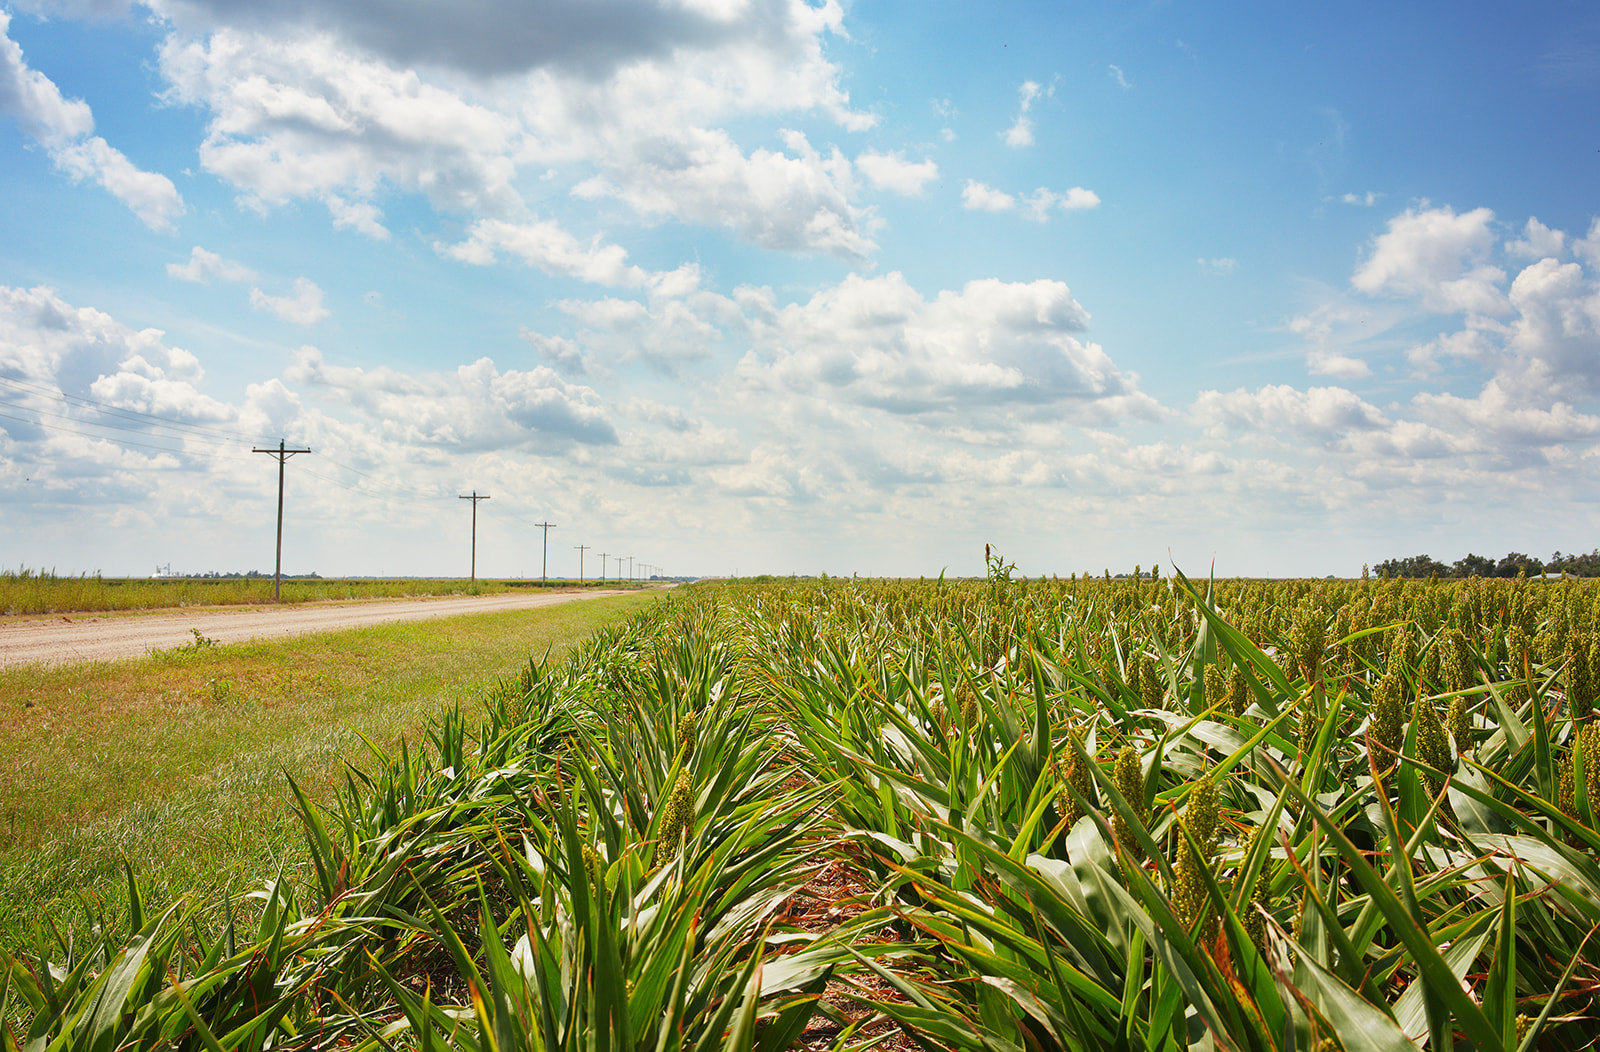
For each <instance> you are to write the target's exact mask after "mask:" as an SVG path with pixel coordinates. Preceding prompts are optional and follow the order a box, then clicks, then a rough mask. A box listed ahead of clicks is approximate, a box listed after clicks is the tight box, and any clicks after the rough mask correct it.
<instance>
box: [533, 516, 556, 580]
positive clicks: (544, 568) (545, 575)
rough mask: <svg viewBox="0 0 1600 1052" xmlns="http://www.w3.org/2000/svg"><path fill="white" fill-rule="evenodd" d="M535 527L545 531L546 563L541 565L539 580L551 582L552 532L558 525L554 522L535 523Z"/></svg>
mask: <svg viewBox="0 0 1600 1052" xmlns="http://www.w3.org/2000/svg"><path fill="white" fill-rule="evenodd" d="M534 525H535V526H540V527H543V529H544V563H543V564H542V565H541V567H540V569H539V580H541V581H549V580H550V531H551V530H553V529H555V528H556V524H555V523H553V522H536V523H534Z"/></svg>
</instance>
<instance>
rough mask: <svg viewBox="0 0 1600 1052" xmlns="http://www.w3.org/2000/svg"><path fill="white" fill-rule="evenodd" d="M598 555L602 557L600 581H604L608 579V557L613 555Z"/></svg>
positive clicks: (605, 553)
mask: <svg viewBox="0 0 1600 1052" xmlns="http://www.w3.org/2000/svg"><path fill="white" fill-rule="evenodd" d="M597 554H598V555H599V556H600V580H602V581H604V580H605V579H606V556H608V555H610V554H611V553H610V552H599V553H597Z"/></svg>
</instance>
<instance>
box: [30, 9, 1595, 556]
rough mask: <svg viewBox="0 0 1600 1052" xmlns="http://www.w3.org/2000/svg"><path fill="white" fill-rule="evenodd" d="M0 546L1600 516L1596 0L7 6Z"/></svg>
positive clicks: (1096, 548)
mask: <svg viewBox="0 0 1600 1052" xmlns="http://www.w3.org/2000/svg"><path fill="white" fill-rule="evenodd" d="M0 18H3V20H4V24H3V26H0V29H3V35H0V179H3V182H0V187H3V196H0V516H3V523H4V531H3V534H0V536H3V537H4V542H3V549H4V550H3V552H0V563H3V564H4V565H5V566H6V567H8V568H15V567H17V566H28V567H45V568H50V567H54V568H55V569H56V570H57V571H58V572H63V573H77V572H83V571H90V572H92V571H95V570H101V571H103V572H106V573H108V574H123V573H127V574H140V573H147V572H149V571H150V570H151V569H153V568H154V566H156V565H157V564H169V563H170V564H171V565H173V566H174V568H179V569H187V570H192V571H200V570H210V569H218V570H244V569H250V568H258V569H259V568H270V563H271V555H272V540H273V536H272V534H273V514H274V499H275V486H276V471H275V469H274V468H275V466H274V465H273V463H272V462H271V460H270V459H269V458H267V457H264V456H260V455H254V454H252V453H251V452H250V449H251V447H252V446H253V445H257V444H276V442H277V441H278V440H279V439H280V438H281V439H286V440H287V441H288V442H289V443H290V444H291V445H297V446H307V447H310V448H311V449H313V450H315V453H314V454H313V455H312V456H307V457H297V458H295V459H294V460H292V461H291V462H290V465H289V470H288V478H289V486H288V512H287V516H286V518H287V522H288V526H287V531H286V539H285V562H286V569H288V570H290V571H311V570H315V571H317V572H320V573H323V574H328V575H331V574H343V573H350V574H380V575H381V574H446V575H454V574H463V573H465V571H466V556H467V550H468V543H469V537H468V531H469V528H470V513H469V511H468V508H467V505H466V504H465V503H464V502H462V501H459V500H457V499H456V497H457V495H458V494H461V493H468V492H472V491H474V490H476V491H477V492H480V493H482V492H488V493H490V494H492V497H493V499H492V500H491V501H489V502H488V503H486V504H483V505H481V506H480V521H479V538H478V567H479V570H480V572H483V573H485V574H490V575H514V574H524V573H537V572H538V570H539V565H540V562H539V560H540V549H539V536H540V535H539V531H538V530H536V529H535V528H534V527H533V525H532V524H533V523H535V522H538V521H552V522H555V523H557V524H558V528H557V529H556V530H553V531H552V532H551V534H550V545H551V547H550V553H551V560H550V563H551V571H552V572H553V573H562V574H572V573H575V572H576V570H577V552H576V551H574V550H573V548H572V546H573V545H576V544H587V545H591V546H592V552H591V554H590V555H589V556H588V560H587V562H586V567H585V568H586V571H587V572H588V573H589V574H591V575H592V574H593V573H594V572H595V570H596V566H597V562H596V555H595V553H598V552H601V551H604V552H606V553H607V554H608V568H609V569H611V571H612V572H614V564H610V563H609V556H611V555H615V554H618V553H621V554H623V555H631V556H634V557H635V559H636V561H637V562H639V563H649V564H651V565H654V566H661V567H664V568H666V569H667V570H668V571H670V572H675V573H689V574H725V573H733V572H742V573H754V572H772V573H791V572H798V573H816V572H823V571H825V572H828V573H833V574H840V573H843V574H849V573H852V572H859V573H862V574H900V575H906V574H909V575H916V574H929V575H933V574H937V573H939V572H940V571H941V570H944V569H948V570H949V572H951V573H957V574H962V573H975V572H980V571H981V569H982V548H983V545H984V543H985V542H992V543H993V544H995V545H996V546H997V548H998V549H999V550H1000V551H1002V552H1003V553H1005V555H1006V557H1007V558H1009V559H1014V560H1016V562H1017V564H1018V569H1019V571H1020V572H1024V573H1030V574H1050V573H1059V574H1062V575H1065V574H1067V573H1069V572H1085V571H1089V572H1095V573H1098V572H1100V571H1101V570H1102V569H1103V568H1106V567H1110V568H1112V569H1113V570H1118V569H1129V568H1131V567H1132V565H1133V564H1135V563H1142V564H1144V565H1146V566H1148V565H1150V564H1151V563H1152V562H1160V563H1162V564H1163V565H1171V564H1173V563H1176V564H1177V565H1178V566H1179V567H1181V568H1183V569H1185V570H1187V571H1189V572H1191V573H1196V572H1202V573H1203V572H1205V570H1206V569H1207V568H1208V567H1210V566H1211V565H1213V564H1215V566H1216V569H1217V572H1219V573H1223V574H1271V575H1289V574H1308V575H1322V574H1353V573H1357V572H1359V570H1360V567H1361V565H1362V563H1364V562H1376V561H1378V560H1381V559H1383V558H1387V557H1390V556H1403V555H1408V554H1414V553H1416V552H1428V553H1430V554H1432V555H1434V556H1436V557H1439V558H1443V559H1446V560H1450V559H1454V558H1457V557H1459V556H1460V555H1462V554H1465V553H1466V552H1467V551H1476V552H1480V553H1485V554H1490V555H1500V554H1503V553H1504V552H1506V551H1509V550H1513V549H1515V550H1522V551H1528V552H1531V553H1533V554H1536V555H1541V556H1547V555H1549V554H1550V552H1551V551H1552V550H1555V549H1560V550H1563V551H1575V550H1576V551H1587V550H1589V549H1591V548H1594V547H1595V546H1596V545H1600V534H1597V530H1596V527H1597V525H1600V514H1597V509H1596V505H1595V498H1594V496H1593V495H1594V494H1595V493H1596V492H1600V490H1597V487H1596V482H1597V481H1600V479H1597V468H1596V464H1597V456H1596V454H1597V451H1600V445H1597V442H1600V227H1597V226H1596V225H1595V219H1596V216H1597V215H1600V205H1597V202H1596V196H1595V187H1596V177H1597V174H1600V127H1597V126H1596V125H1597V123H1600V122H1597V121H1596V117H1595V115H1596V113H1597V112H1600V108H1597V102H1600V14H1597V13H1596V12H1595V11H1594V9H1593V7H1592V5H1586V4H1580V3H1552V4H1547V5H1542V6H1541V7H1539V8H1538V9H1537V10H1536V12H1535V13H1532V14H1529V13H1526V12H1525V11H1522V10H1515V11H1514V10H1512V9H1510V8H1508V7H1506V6H1505V5H1493V4H1469V5H1462V4H1452V5H1445V4H1414V5H1404V6H1400V5H1378V4H1371V5H1347V6H1345V7H1342V8H1338V9H1331V8H1330V9H1327V10H1299V9H1296V8H1294V7H1293V5H1290V6H1286V7H1281V8H1272V9H1262V8H1261V6H1260V5H1246V4H1233V5H1227V4H1207V5H1187V4H1182V3H1153V4H1133V3H1099V4H1081V5H1057V4H995V5H966V4H963V5H957V4H948V5H932V6H931V7H930V5H926V4H915V5H913V4H909V3H851V4H838V3H827V4H825V5H819V4H815V3H806V2H803V0H604V2H603V3H596V2H578V0H562V2H543V3H535V4H527V5H509V4H492V3H489V2H488V0H477V2H468V3H458V4H453V5H442V4H441V5H435V6H431V7H430V6H426V5H412V4H405V3H400V2H398V0H385V2H379V3H372V2H369V0H360V2H357V0H327V2H319V3H317V4H309V3H305V2H302V0H263V2H259V3H254V4H250V5H240V4H235V3H230V2H227V0H139V2H131V0H59V2H55V0H24V2H20V3H13V6H10V7H0Z"/></svg>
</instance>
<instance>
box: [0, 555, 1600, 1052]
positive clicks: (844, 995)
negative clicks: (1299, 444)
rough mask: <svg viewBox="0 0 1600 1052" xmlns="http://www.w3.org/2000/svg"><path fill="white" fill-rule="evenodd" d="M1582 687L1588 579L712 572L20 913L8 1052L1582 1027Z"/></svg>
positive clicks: (1407, 1036) (1587, 717) (1587, 980)
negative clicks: (145, 857)
mask: <svg viewBox="0 0 1600 1052" xmlns="http://www.w3.org/2000/svg"><path fill="white" fill-rule="evenodd" d="M1597 676H1600V586H1596V585H1593V584H1589V583H1582V582H1571V581H1567V582H1561V583H1544V582H1537V581H1521V580H1519V581H1483V580H1478V579H1473V580H1469V581H1465V582H1459V583H1456V582H1451V583H1446V582H1441V581H1405V582H1400V581H1376V580H1371V581H1367V580H1363V581H1359V582H1337V583H1336V582H1300V581H1295V582H1241V581H1219V582H1205V581H1193V582H1191V581H1188V580H1186V579H1184V578H1182V577H1177V578H1170V579H1163V580H1155V581H1152V580H1129V581H1115V582H1113V581H1107V580H1098V579H1076V580H1071V581H1023V580H1012V579H1011V577H1010V573H1009V571H1008V568H1007V567H1006V566H1004V565H1003V564H1002V563H1000V562H999V561H998V560H994V561H993V562H992V563H991V571H990V579H989V580H988V581H982V582H962V583H946V582H942V581H941V582H937V583H935V582H864V581H853V580H852V581H823V582H817V581H807V582H791V583H777V584H768V585H751V584H738V583H722V584H715V583H713V584H705V585H698V586H694V587H691V588H687V589H682V590H680V591H679V592H678V593H676V594H675V595H673V596H671V597H669V598H667V599H664V600H663V601H661V602H660V603H658V604H656V605H655V606H653V607H651V608H650V609H649V610H648V611H646V612H645V613H643V614H641V615H639V616H638V617H637V618H635V619H634V620H633V621H631V622H629V623H627V624H626V625H625V626H624V627H621V628H618V629H614V630H608V631H605V632H602V633H601V634H600V635H598V636H596V637H595V638H593V639H592V640H591V641H590V642H589V643H588V644H587V645H586V646H585V647H584V648H583V649H582V650H581V652H579V653H578V654H576V655H575V656H574V657H572V658H570V659H569V660H567V661H565V662H563V663H560V664H553V663H552V664H548V665H540V664H532V665H530V666H529V667H527V668H526V669H525V670H524V671H523V672H522V673H521V675H520V676H517V677H514V678H512V679H509V680H507V681H505V682H504V683H503V684H502V686H501V687H500V689H498V690H497V691H496V692H495V693H494V696H493V697H492V698H491V699H490V702H489V705H488V707H487V710H486V712H487V716H486V717H484V718H483V719H482V720H475V721H473V724H474V725H470V726H469V725H468V721H466V720H464V719H463V718H462V717H460V716H459V715H458V714H456V713H453V712H452V713H445V714H443V715H442V716H441V717H440V719H439V720H438V722H437V724H436V725H435V727H434V728H433V730H432V733H431V736H430V740H429V741H427V742H422V743H415V744H413V745H412V746H411V747H409V748H402V749H400V750H399V751H398V753H397V754H394V755H388V756H384V757H382V758H375V759H374V761H373V762H372V763H371V764H370V765H369V766H368V768H367V769H365V770H363V771H361V772H356V771H353V770H352V772H351V773H350V776H349V778H348V782H347V785H346V787H345V789H344V791H343V792H342V793H341V794H340V795H339V796H338V798H336V799H326V800H312V799H307V798H305V797H303V796H302V797H300V800H299V805H300V808H301V814H302V818H303V822H304V825H305V829H306V836H307V844H308V849H307V855H306V856H305V857H306V860H307V861H306V866H305V870H304V873H303V874H302V873H296V872H287V871H286V872H284V873H283V874H281V875H280V876H279V878H278V879H277V880H275V881H273V882H271V883H268V884H266V885H265V886H263V887H260V888H258V889H256V890H254V891H252V892H251V893H250V894H249V895H248V896H245V897H243V898H241V899H239V900H237V901H231V902H222V903H218V902H194V901H191V902H183V903H180V904H179V905H177V906H174V907H172V908H170V909H167V910H165V911H164V912H159V913H158V912H157V911H155V910H154V909H145V908H144V907H143V906H142V905H141V902H140V897H139V895H138V892H137V887H138V879H139V875H138V873H136V872H134V873H130V875H129V881H130V893H129V901H128V903H127V905H126V907H122V906H121V905H118V906H116V907H112V906H97V905H96V904H94V903H87V904H85V906H84V908H85V909H86V910H89V911H91V912H92V911H95V910H97V909H101V910H104V911H105V913H106V914H107V915H105V916H104V917H103V918H102V919H101V920H100V923H99V926H98V928H97V929H96V931H97V934H96V936H95V937H93V938H90V939H89V940H87V941H83V940H79V941H72V940H69V939H68V938H67V937H65V936H62V937H60V938H56V937H54V936H53V935H52V932H53V931H54V930H56V928H54V927H52V925H51V924H49V923H46V922H41V924H40V926H39V935H38V938H37V940H36V944H34V945H28V946H11V947H6V950H7V951H8V955H6V956H3V957H0V965H3V966H4V967H6V968H7V969H8V970H9V983H8V984H7V987H6V993H5V995H4V996H5V998H6V1004H5V1005H4V1007H3V1009H0V1017H4V1018H6V1019H8V1020H10V1027H11V1029H9V1030H8V1031H7V1034H6V1037H5V1043H6V1045H7V1048H9V1049H17V1048H21V1049H26V1050H28V1052H33V1050H35V1049H37V1050H55V1049H69V1048H70V1049H83V1050H87V1052H110V1050H113V1049H120V1048H125V1047H135V1046H137V1047H148V1048H183V1049H196V1050H199V1049H206V1050H210V1052H217V1050H219V1049H227V1050H230V1052H231V1050H233V1049H251V1050H254V1049H266V1048H296V1049H311V1048H319V1049H320V1048H329V1049H332V1048H340V1049H358V1050H361V1052H387V1050H389V1049H422V1050H431V1049H441V1048H446V1047H448V1048H459V1049H465V1050H469V1052H492V1050H495V1052H510V1050H513V1049H516V1050H521V1049H535V1048H539V1049H543V1048H551V1049H554V1048H561V1049H567V1048H572V1049H597V1050H599V1049H628V1050H633V1049H640V1050H647V1052H664V1050H667V1049H677V1048H693V1049H711V1048H738V1049H750V1048H756V1049H763V1050H766V1049H773V1050H776V1049H783V1048H790V1047H804V1048H853V1049H854V1048H865V1047H869V1046H871V1045H874V1044H882V1045H884V1046H886V1047H894V1048H907V1047H913V1045H914V1044H920V1045H923V1046H926V1047H932V1048H944V1047H948V1048H956V1049H1007V1050H1009V1049H1035V1048H1038V1049H1056V1048H1063V1049H1130V1050H1131V1049H1184V1048H1191V1047H1194V1048H1206V1047H1213V1048H1241V1049H1269V1048H1270V1049H1317V1050H1321V1049H1329V1048H1344V1049H1350V1050H1354V1049H1409V1048H1414V1047H1417V1046H1418V1045H1421V1044H1423V1043H1424V1042H1426V1043H1427V1044H1428V1045H1429V1046H1430V1047H1431V1048H1433V1049H1448V1048H1452V1047H1463V1048H1467V1047H1470V1048H1474V1049H1516V1048H1520V1049H1527V1048H1533V1047H1539V1048H1552V1049H1568V1048H1573V1049H1576V1048H1587V1047H1591V1046H1592V1044H1593V1042H1594V1035H1595V1034H1596V1032H1597V1023H1596V1015H1597V1011H1596V1009H1597V1006H1596V1003H1595V997H1596V993H1597V991H1600V952H1597V949H1596V943H1597V942H1600V940H1597V938H1596V936H1595V931H1596V929H1597V927H1600V867H1597V865H1596V859H1597V854H1596V853H1597V851H1600V822H1597V820H1596V813H1597V811H1600V722H1596V720H1595V714H1594V705H1595V695H1596V689H1597V683H1596V679H1597ZM289 791H291V792H293V793H295V794H296V795H297V796H298V795H299V790H298V789H297V788H295V787H293V786H291V787H289Z"/></svg>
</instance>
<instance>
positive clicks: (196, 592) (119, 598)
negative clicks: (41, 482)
mask: <svg viewBox="0 0 1600 1052" xmlns="http://www.w3.org/2000/svg"><path fill="white" fill-rule="evenodd" d="M644 584H645V582H639V581H633V582H627V581H621V582H619V581H595V580H592V579H591V580H585V581H582V582H579V581H571V580H559V579H555V578H552V579H550V580H548V581H541V580H485V579H479V580H477V581H468V580H466V579H464V578H459V577H446V578H438V579H412V578H388V579H385V578H337V577H330V578H313V579H295V580H285V581H284V582H283V587H282V590H281V591H282V601H283V602H285V603H311V602H318V601H328V600H340V599H391V598H392V599H398V598H403V597H406V596H420V595H495V594H498V593H501V592H508V591H519V590H522V589H526V588H560V589H563V590H565V589H571V588H639V587H643V586H644ZM272 601H273V599H272V578H270V577H251V578H213V577H180V578H149V577H101V576H99V575H92V576H91V575H88V574H85V575H82V576H78V577H60V576H57V575H56V574H54V573H51V572H35V571H32V570H26V569H24V570H6V571H3V572H0V616H11V617H27V616H30V615H35V614H67V613H88V612H94V611H109V610H157V609H164V608H168V607H184V606H237V605H252V606H253V605H260V604H263V603H270V602H272Z"/></svg>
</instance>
